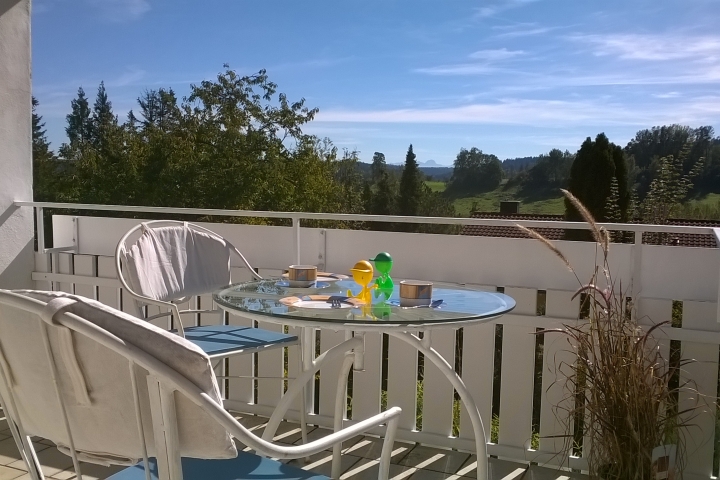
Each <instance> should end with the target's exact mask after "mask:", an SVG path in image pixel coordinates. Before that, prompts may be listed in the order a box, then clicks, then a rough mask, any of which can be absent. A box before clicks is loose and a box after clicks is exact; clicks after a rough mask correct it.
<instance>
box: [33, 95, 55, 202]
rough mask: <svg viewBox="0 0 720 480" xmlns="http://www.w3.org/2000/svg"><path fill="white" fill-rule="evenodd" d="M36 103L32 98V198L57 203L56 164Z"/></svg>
mask: <svg viewBox="0 0 720 480" xmlns="http://www.w3.org/2000/svg"><path fill="white" fill-rule="evenodd" d="M37 106H38V101H37V99H36V98H35V97H33V98H32V155H33V197H34V199H35V201H38V202H53V201H57V199H58V195H57V193H58V192H57V190H58V187H57V178H58V164H57V158H56V157H55V154H54V153H53V152H52V150H50V143H49V142H48V140H47V135H46V131H45V124H44V123H43V121H42V117H41V116H40V115H38V113H37V111H36V110H37Z"/></svg>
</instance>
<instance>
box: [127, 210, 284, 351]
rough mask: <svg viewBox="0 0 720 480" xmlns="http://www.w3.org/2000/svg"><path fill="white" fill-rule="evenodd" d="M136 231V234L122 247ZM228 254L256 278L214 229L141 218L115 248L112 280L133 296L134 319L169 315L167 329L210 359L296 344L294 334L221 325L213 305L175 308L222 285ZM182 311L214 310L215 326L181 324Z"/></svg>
mask: <svg viewBox="0 0 720 480" xmlns="http://www.w3.org/2000/svg"><path fill="white" fill-rule="evenodd" d="M137 232H140V235H139V237H138V238H137V239H136V240H135V241H134V243H132V245H127V242H128V240H129V239H131V238H134V237H136V236H137ZM232 257H236V258H238V259H239V260H240V261H241V262H242V265H243V266H245V267H246V268H247V269H248V272H250V274H251V275H252V276H253V277H254V278H256V279H258V280H262V277H261V276H260V275H259V274H258V273H257V272H255V270H254V269H253V267H252V266H251V265H250V263H249V262H248V261H247V260H246V259H245V256H244V255H243V254H242V253H240V251H239V250H238V249H237V248H236V247H235V246H234V245H232V244H231V243H230V242H229V241H227V240H226V239H224V238H223V237H221V236H220V235H218V234H216V233H215V232H213V231H211V230H208V229H207V228H204V227H202V226H200V225H195V224H192V223H188V222H181V221H176V220H155V221H149V222H143V223H141V224H139V225H137V226H135V227H133V228H131V229H130V230H129V231H128V232H127V233H125V235H123V237H122V238H121V239H120V241H119V242H118V245H117V248H116V250H115V265H116V269H117V274H118V279H119V280H120V283H121V284H122V286H123V288H124V289H125V291H126V292H127V293H128V294H129V295H130V296H131V297H132V298H133V299H134V301H135V304H136V307H137V315H138V316H139V317H140V318H145V319H146V320H153V319H155V318H158V317H162V316H170V322H169V327H170V328H174V329H175V330H176V331H177V333H178V334H179V335H180V336H182V337H185V338H187V339H188V340H190V341H191V342H193V343H194V344H196V345H198V346H199V347H200V348H202V350H203V351H204V352H205V353H207V354H208V356H209V357H210V358H213V359H220V358H225V357H228V356H231V355H238V354H244V353H253V352H257V351H259V350H263V349H268V348H276V347H286V346H289V345H292V344H295V343H297V342H298V338H297V337H296V336H294V335H287V334H284V333H281V332H274V331H271V330H266V329H261V328H252V327H242V326H236V325H225V324H224V323H225V322H224V321H223V319H224V314H223V311H222V310H220V309H218V308H215V309H202V310H197V309H188V310H180V309H179V306H178V304H180V303H183V302H185V301H187V300H188V299H190V298H192V297H194V296H196V295H203V294H209V293H212V292H213V291H215V290H218V289H220V288H221V287H224V286H226V285H228V284H229V283H230V265H231V259H232ZM143 305H156V306H158V307H160V308H161V309H164V310H165V311H164V312H161V313H159V314H157V315H152V316H147V315H145V310H144V309H143V308H142V307H143ZM184 313H185V314H198V313H216V314H218V324H217V325H202V326H184V325H183V322H182V318H181V314H184Z"/></svg>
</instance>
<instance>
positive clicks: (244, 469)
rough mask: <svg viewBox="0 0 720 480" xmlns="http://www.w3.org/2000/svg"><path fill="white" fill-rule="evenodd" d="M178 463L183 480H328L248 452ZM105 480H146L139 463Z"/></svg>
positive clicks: (153, 475)
mask: <svg viewBox="0 0 720 480" xmlns="http://www.w3.org/2000/svg"><path fill="white" fill-rule="evenodd" d="M181 461H182V469H183V478H184V479H185V480H329V478H328V477H326V476H324V475H318V474H316V473H314V472H309V471H306V470H302V469H300V468H297V467H293V466H291V465H285V464H283V463H280V462H278V461H276V460H271V459H269V458H263V457H259V456H257V455H253V454H252V453H247V452H238V456H237V457H236V458H231V459H227V460H204V459H199V458H183V459H182V460H181ZM150 473H151V478H152V479H153V480H157V478H158V471H157V463H156V462H155V459H154V458H151V459H150ZM108 480H145V466H144V465H143V462H140V463H139V464H137V465H134V466H132V467H128V468H126V469H125V470H122V471H120V472H118V473H116V474H115V475H113V476H111V477H108Z"/></svg>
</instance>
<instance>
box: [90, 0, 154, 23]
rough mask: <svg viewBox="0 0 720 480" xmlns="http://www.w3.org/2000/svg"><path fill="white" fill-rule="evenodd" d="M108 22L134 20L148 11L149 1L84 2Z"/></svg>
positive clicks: (100, 0) (102, 0)
mask: <svg viewBox="0 0 720 480" xmlns="http://www.w3.org/2000/svg"><path fill="white" fill-rule="evenodd" d="M86 1H87V2H88V3H89V4H90V5H92V6H93V7H95V8H96V9H97V10H98V11H99V12H100V15H101V16H102V17H103V18H104V19H105V20H108V21H112V22H125V21H129V20H136V19H138V18H140V17H142V16H143V15H144V14H145V13H147V12H148V11H150V1H149V0H86Z"/></svg>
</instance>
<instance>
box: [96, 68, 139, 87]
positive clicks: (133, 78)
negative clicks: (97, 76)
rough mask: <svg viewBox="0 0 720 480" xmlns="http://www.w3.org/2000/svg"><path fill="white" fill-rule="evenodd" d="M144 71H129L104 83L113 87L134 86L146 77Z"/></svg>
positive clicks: (133, 69)
mask: <svg viewBox="0 0 720 480" xmlns="http://www.w3.org/2000/svg"><path fill="white" fill-rule="evenodd" d="M146 73H147V72H145V70H140V69H135V68H132V69H129V70H128V71H127V72H125V73H123V74H121V75H120V76H119V77H117V78H115V79H112V80H110V81H108V82H105V83H106V84H107V85H108V86H113V87H127V86H129V85H135V84H137V83H139V82H140V81H141V80H143V79H144V78H145V76H146Z"/></svg>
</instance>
